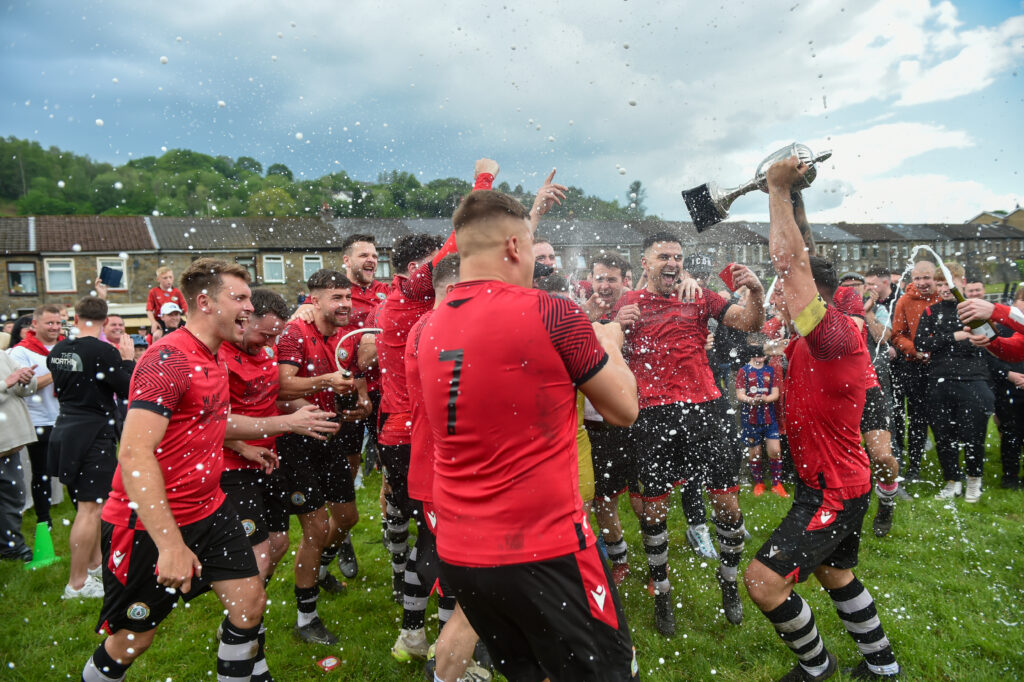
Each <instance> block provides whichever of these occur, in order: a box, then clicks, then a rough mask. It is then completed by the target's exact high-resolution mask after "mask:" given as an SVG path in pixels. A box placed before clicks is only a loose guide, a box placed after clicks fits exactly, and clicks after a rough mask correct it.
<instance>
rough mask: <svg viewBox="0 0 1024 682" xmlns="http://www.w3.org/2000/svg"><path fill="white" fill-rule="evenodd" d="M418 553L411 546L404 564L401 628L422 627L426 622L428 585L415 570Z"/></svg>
mask: <svg viewBox="0 0 1024 682" xmlns="http://www.w3.org/2000/svg"><path fill="white" fill-rule="evenodd" d="M418 555H419V553H418V552H417V551H416V547H413V548H412V551H411V552H410V553H409V561H408V562H407V563H406V564H405V595H404V597H403V599H402V629H403V630H419V629H422V628H423V625H424V623H425V622H426V615H427V600H428V599H429V598H430V587H428V586H424V585H423V581H421V580H420V575H419V573H417V572H416V560H417V557H418Z"/></svg>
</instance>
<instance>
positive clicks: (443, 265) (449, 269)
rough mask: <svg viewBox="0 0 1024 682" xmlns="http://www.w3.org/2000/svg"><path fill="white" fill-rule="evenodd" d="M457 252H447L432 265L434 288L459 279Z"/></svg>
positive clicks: (459, 260) (459, 259)
mask: <svg viewBox="0 0 1024 682" xmlns="http://www.w3.org/2000/svg"><path fill="white" fill-rule="evenodd" d="M461 260H462V259H461V258H459V254H457V253H449V254H448V255H447V256H445V257H444V258H442V259H441V261H440V262H439V263H438V264H437V265H435V266H434V289H437V288H438V287H442V286H447V285H448V284H450V283H452V282H458V281H459V263H460V262H461Z"/></svg>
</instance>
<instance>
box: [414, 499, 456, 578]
mask: <svg viewBox="0 0 1024 682" xmlns="http://www.w3.org/2000/svg"><path fill="white" fill-rule="evenodd" d="M413 504H414V505H416V507H418V509H419V512H420V518H422V519H424V521H425V523H423V524H421V525H420V527H419V528H420V530H419V532H418V533H417V534H416V566H415V570H416V575H417V576H418V577H419V579H420V584H421V585H426V586H429V588H430V594H433V593H434V592H435V591H436V592H438V593H439V594H441V595H442V596H444V595H448V594H451V587H450V586H449V585H448V584H447V583H446V582H445V581H444V579H443V578H442V577H441V558H440V557H439V556H438V555H437V536H435V535H434V533H435V532H436V530H435V527H434V524H433V519H435V518H436V516H435V513H434V511H433V508H432V507H431V508H429V509H427V508H426V505H424V504H423V503H422V502H417V501H415V500H414V501H413ZM410 565H411V564H410Z"/></svg>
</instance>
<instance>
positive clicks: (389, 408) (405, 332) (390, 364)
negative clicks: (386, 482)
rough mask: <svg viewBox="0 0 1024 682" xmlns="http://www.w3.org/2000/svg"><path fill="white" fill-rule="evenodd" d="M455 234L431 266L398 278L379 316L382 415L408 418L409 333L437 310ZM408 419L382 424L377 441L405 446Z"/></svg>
mask: <svg viewBox="0 0 1024 682" xmlns="http://www.w3.org/2000/svg"><path fill="white" fill-rule="evenodd" d="M454 236H455V235H454V233H452V236H451V237H449V238H448V241H446V242H445V244H444V246H443V247H441V250H440V251H438V252H437V255H435V256H434V258H433V259H432V260H431V262H429V263H424V264H423V265H422V266H420V268H419V269H418V270H416V272H414V273H413V274H412V276H410V277H399V276H398V275H396V276H395V280H394V282H392V283H391V293H390V294H388V297H387V299H385V301H384V303H382V304H381V306H380V308H378V310H377V312H376V324H377V326H378V327H379V328H380V329H381V333H380V334H378V335H377V366H378V367H379V368H380V386H381V389H380V391H381V393H380V412H381V414H395V415H399V414H408V412H409V393H408V390H407V389H406V386H405V344H406V342H407V341H408V339H409V330H411V329H412V326H413V325H414V324H416V320H418V319H420V318H421V317H422V316H423V315H425V314H426V313H427V312H428V311H430V310H431V309H432V308H433V307H434V265H436V264H437V263H439V262H440V261H441V259H442V258H444V257H445V256H447V255H448V254H449V253H455V239H454ZM407 423H408V419H406V418H404V417H402V418H400V419H399V423H398V424H397V425H396V426H394V427H393V426H392V425H391V424H381V429H380V432H379V433H378V435H377V440H378V442H380V443H381V444H382V445H405V444H407V443H409V441H410V438H411V432H410V429H409V427H408V426H407Z"/></svg>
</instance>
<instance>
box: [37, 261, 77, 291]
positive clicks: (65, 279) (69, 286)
mask: <svg viewBox="0 0 1024 682" xmlns="http://www.w3.org/2000/svg"><path fill="white" fill-rule="evenodd" d="M43 267H44V268H45V271H46V290H47V291H50V292H60V293H74V292H75V291H76V290H77V287H75V262H74V261H73V260H71V259H70V258H47V259H46V260H45V261H43Z"/></svg>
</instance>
